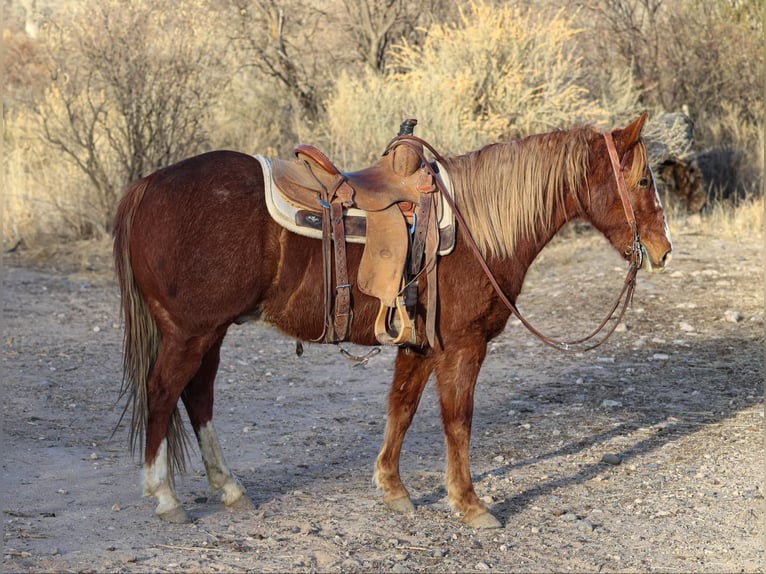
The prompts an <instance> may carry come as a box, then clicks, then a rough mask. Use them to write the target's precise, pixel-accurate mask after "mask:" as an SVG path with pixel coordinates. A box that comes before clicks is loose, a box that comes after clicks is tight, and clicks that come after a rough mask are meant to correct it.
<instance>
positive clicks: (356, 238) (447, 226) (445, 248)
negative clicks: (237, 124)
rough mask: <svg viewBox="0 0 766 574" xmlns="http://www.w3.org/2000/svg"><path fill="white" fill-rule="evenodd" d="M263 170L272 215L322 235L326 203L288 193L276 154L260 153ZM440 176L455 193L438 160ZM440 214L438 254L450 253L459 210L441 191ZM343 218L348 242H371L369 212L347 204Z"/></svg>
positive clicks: (300, 230) (315, 235)
mask: <svg viewBox="0 0 766 574" xmlns="http://www.w3.org/2000/svg"><path fill="white" fill-rule="evenodd" d="M255 158H256V159H257V160H258V161H259V162H260V164H261V168H262V170H263V181H264V188H265V194H266V206H267V208H268V211H269V215H270V216H271V218H272V219H273V220H274V221H276V222H277V223H279V224H280V225H281V226H282V227H284V228H285V229H287V230H289V231H292V232H293V233H297V234H298V235H303V236H304V237H311V238H314V239H321V238H322V206H321V205H320V203H319V200H318V198H317V200H316V204H315V206H313V207H312V206H307V205H305V204H304V203H299V202H296V201H295V200H294V199H292V198H291V197H290V196H289V195H287V194H285V193H284V192H283V191H282V190H281V189H280V188H279V186H278V185H277V184H276V182H275V179H274V176H273V170H272V162H273V161H283V160H274V159H273V158H267V157H264V156H262V155H256V156H255ZM436 168H437V170H436V171H437V176H438V177H439V179H440V180H441V182H442V184H443V185H444V189H445V190H447V193H452V181H451V179H450V177H449V174H448V173H447V171H446V170H445V169H444V167H443V166H442V165H441V164H439V163H438V162H436ZM434 199H435V200H436V201H435V204H436V217H437V222H438V229H439V248H438V251H437V253H438V255H440V256H444V255H448V254H450V253H451V252H452V250H453V249H454V248H455V236H456V229H455V214H454V213H453V211H452V209H451V208H450V206H449V204H448V203H447V202H446V201H444V198H443V197H442V195H441V193H439V192H438V191H437V192H435V193H434ZM343 216H344V217H343V220H344V225H345V231H346V242H348V243H358V244H365V243H366V242H367V212H366V211H364V210H362V209H358V208H355V207H348V208H343ZM404 217H405V218H406V220H407V223H408V224H410V225H411V224H412V223H413V216H412V215H411V214H410V215H406V216H404Z"/></svg>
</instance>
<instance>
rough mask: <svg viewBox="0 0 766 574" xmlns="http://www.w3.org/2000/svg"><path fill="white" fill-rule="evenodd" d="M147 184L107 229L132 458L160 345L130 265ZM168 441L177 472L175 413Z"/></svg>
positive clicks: (140, 439) (180, 434)
mask: <svg viewBox="0 0 766 574" xmlns="http://www.w3.org/2000/svg"><path fill="white" fill-rule="evenodd" d="M150 179H151V178H150V177H147V178H144V179H142V180H139V181H138V182H136V183H134V184H133V185H131V186H130V187H129V188H128V189H127V191H126V192H125V195H123V197H122V199H121V200H120V203H119V205H118V206H117V212H116V214H115V216H114V223H113V226H112V235H113V237H114V249H113V255H114V269H115V274H116V275H117V282H118V283H119V286H120V296H121V300H122V318H123V322H124V325H125V336H124V341H123V363H122V386H121V388H120V397H121V398H122V397H124V396H125V395H127V396H128V400H127V403H126V404H125V410H124V411H123V413H122V417H120V421H122V418H123V417H124V416H125V413H126V412H127V410H128V408H131V411H132V415H131V423H130V446H131V452H132V453H133V455H134V456H135V454H136V450H138V451H139V452H143V449H144V437H145V434H146V425H147V418H148V403H147V393H146V386H147V382H148V380H149V376H150V375H151V373H152V368H153V367H154V363H155V361H156V360H157V355H158V354H159V350H160V343H161V342H162V335H161V333H160V330H159V328H158V326H157V323H156V321H155V320H154V318H153V317H152V315H151V314H150V313H149V308H148V307H147V305H146V301H145V300H144V297H143V296H142V294H141V291H140V290H139V288H138V285H137V284H136V281H135V278H134V276H133V268H132V266H131V263H130V234H131V230H132V227H133V218H134V216H135V213H136V211H137V210H138V208H139V205H140V204H141V200H142V199H143V197H144V194H145V192H146V188H147V187H148V185H149V183H150ZM118 424H119V423H118ZM167 438H168V459H169V460H168V463H169V464H172V466H173V467H174V468H175V469H177V470H181V471H182V470H184V466H185V454H186V452H187V444H188V436H187V434H186V430H185V429H184V426H183V422H182V420H181V416H180V413H179V411H178V408H176V409H175V410H174V411H173V416H172V417H171V420H170V426H169V427H168V433H167ZM171 476H172V473H171Z"/></svg>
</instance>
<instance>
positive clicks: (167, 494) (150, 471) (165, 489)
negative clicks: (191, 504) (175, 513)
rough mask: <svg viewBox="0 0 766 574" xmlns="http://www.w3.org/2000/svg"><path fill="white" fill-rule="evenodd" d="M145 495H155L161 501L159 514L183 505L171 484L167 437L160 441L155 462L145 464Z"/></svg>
mask: <svg viewBox="0 0 766 574" xmlns="http://www.w3.org/2000/svg"><path fill="white" fill-rule="evenodd" d="M144 496H153V497H154V498H156V499H157V501H158V503H159V504H157V508H156V509H155V513H157V514H165V513H166V512H168V511H170V510H173V509H174V508H177V507H179V506H181V503H180V502H179V501H178V497H177V496H176V493H175V492H173V487H172V486H171V485H170V470H169V465H168V442H167V439H163V440H162V442H161V443H160V448H159V449H158V450H157V457H156V458H155V459H154V462H153V463H152V464H150V465H144Z"/></svg>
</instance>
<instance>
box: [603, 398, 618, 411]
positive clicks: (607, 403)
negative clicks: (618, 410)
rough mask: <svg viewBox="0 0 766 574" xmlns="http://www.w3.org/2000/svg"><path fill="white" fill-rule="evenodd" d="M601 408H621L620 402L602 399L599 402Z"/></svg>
mask: <svg viewBox="0 0 766 574" xmlns="http://www.w3.org/2000/svg"><path fill="white" fill-rule="evenodd" d="M601 406H602V407H605V408H607V409H611V408H615V407H621V406H622V401H615V400H612V399H604V400H603V401H602V402H601Z"/></svg>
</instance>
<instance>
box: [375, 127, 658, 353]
mask: <svg viewBox="0 0 766 574" xmlns="http://www.w3.org/2000/svg"><path fill="white" fill-rule="evenodd" d="M602 135H603V136H604V140H605V142H606V148H607V151H608V154H609V160H610V164H611V166H612V172H613V173H614V178H615V181H616V183H617V193H618V194H619V196H620V200H621V201H622V207H623V209H624V211H625V218H626V219H627V222H628V225H629V226H630V230H631V234H632V241H631V246H630V247H629V248H628V250H627V251H626V253H625V255H626V257H629V258H630V259H629V261H630V266H629V268H628V272H627V275H626V276H625V281H624V282H623V286H622V290H621V291H620V294H619V295H618V296H617V299H616V300H615V302H614V304H613V305H612V307H611V308H610V310H609V312H608V313H607V315H606V317H604V319H603V320H602V321H601V323H600V324H599V325H598V327H596V329H594V330H593V331H592V332H591V333H589V334H588V335H586V336H584V337H581V338H579V339H575V340H572V341H561V340H558V339H555V338H553V337H549V336H547V335H545V334H543V333H541V332H540V331H539V330H537V329H536V328H535V327H534V326H533V325H532V324H530V323H529V321H527V319H525V318H524V316H523V315H522V314H521V312H520V311H519V309H518V307H516V305H515V304H514V303H513V302H512V301H511V300H510V299H508V297H507V296H506V294H505V293H504V292H503V290H502V288H501V287H500V285H499V284H498V282H497V279H495V276H494V274H493V273H492V271H491V270H490V268H489V265H488V264H487V261H486V259H485V258H484V256H483V255H482V253H481V250H480V249H479V246H478V245H477V243H476V240H475V239H474V238H473V236H472V235H471V231H470V229H469V228H468V226H467V224H466V222H465V219H464V218H463V216H462V215H461V213H460V211H459V210H458V209H457V207H456V205H455V202H454V200H453V198H452V197H451V196H450V194H449V193H448V192H447V190H446V189H445V187H444V184H443V183H442V180H441V178H439V177H438V175H437V171H436V168H435V167H434V165H432V164H431V163H430V162H429V161H428V160H427V159H426V158H425V154H424V151H423V147H425V148H426V149H428V150H429V151H430V152H431V153H432V154H433V156H434V158H435V159H436V161H437V162H439V163H444V162H445V160H444V158H443V157H442V156H441V154H439V153H438V152H437V151H436V150H435V149H434V148H433V146H431V145H430V144H429V143H428V142H426V141H425V140H423V139H421V138H419V137H417V136H414V135H402V136H397V137H396V138H394V139H393V140H392V141H391V143H389V145H388V146H387V148H386V151H385V152H384V153H388V152H389V151H390V150H392V149H393V148H394V147H396V146H397V145H400V144H409V145H411V146H413V148H414V149H415V150H416V151H417V152H418V154H419V155H420V158H421V160H422V165H423V166H424V167H425V169H426V170H427V171H428V172H429V173H430V174H431V176H432V177H433V181H434V183H435V184H436V186H437V188H438V189H439V191H440V192H441V194H442V197H444V200H445V201H446V202H447V204H448V205H449V206H450V208H451V209H452V211H453V213H454V214H455V219H456V220H457V221H458V223H459V224H460V225H461V226H462V227H463V233H464V235H465V237H466V239H467V240H468V244H469V246H470V247H471V251H472V252H473V255H474V256H475V257H476V260H477V261H478V263H479V265H480V266H481V268H482V270H483V271H484V274H485V275H486V276H487V278H488V279H489V282H490V284H491V285H492V288H493V289H494V290H495V292H496V293H497V295H498V297H499V298H500V300H501V301H502V302H503V304H504V305H505V306H506V307H507V308H508V309H509V310H510V311H511V313H513V315H514V316H515V317H516V318H517V319H518V320H519V321H520V322H521V324H522V325H524V327H526V328H527V330H528V331H529V332H530V333H532V334H533V335H534V336H535V337H537V338H538V339H540V340H541V341H542V342H543V343H545V344H546V345H548V346H550V347H553V348H555V349H558V350H559V351H564V352H570V353H572V352H583V351H590V350H592V349H595V348H596V347H599V346H601V345H603V344H604V343H605V342H606V341H607V339H609V337H610V336H611V335H612V333H614V331H615V329H616V328H617V325H618V324H619V323H620V321H621V320H622V317H623V316H624V315H625V311H626V310H627V308H628V305H629V304H630V302H631V301H632V300H633V292H634V291H635V288H636V274H637V273H638V270H639V269H640V268H641V265H642V264H643V248H642V246H641V242H640V238H639V235H638V226H637V225H636V217H635V214H634V212H633V206H632V205H631V204H630V199H629V198H628V186H627V184H626V183H625V177H624V175H623V169H624V167H625V166H624V160H623V163H621V162H620V160H619V156H618V155H617V149H616V147H615V145H614V139H613V138H612V134H611V133H610V132H604V133H603V134H602ZM420 146H423V147H420ZM625 157H627V154H626V155H625ZM623 298H624V299H623ZM620 302H622V307H621V309H620V311H619V314H618V315H617V317H616V320H614V321H613V322H612V325H611V326H610V327H609V328H608V329H607V330H606V332H605V334H604V335H603V336H602V337H601V338H600V339H598V340H596V341H595V342H593V340H594V339H595V338H596V337H597V336H598V334H599V333H601V332H602V331H604V329H606V326H607V323H609V321H610V320H611V319H613V317H614V314H615V312H616V311H617V308H618V307H620ZM586 343H587V345H586Z"/></svg>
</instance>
